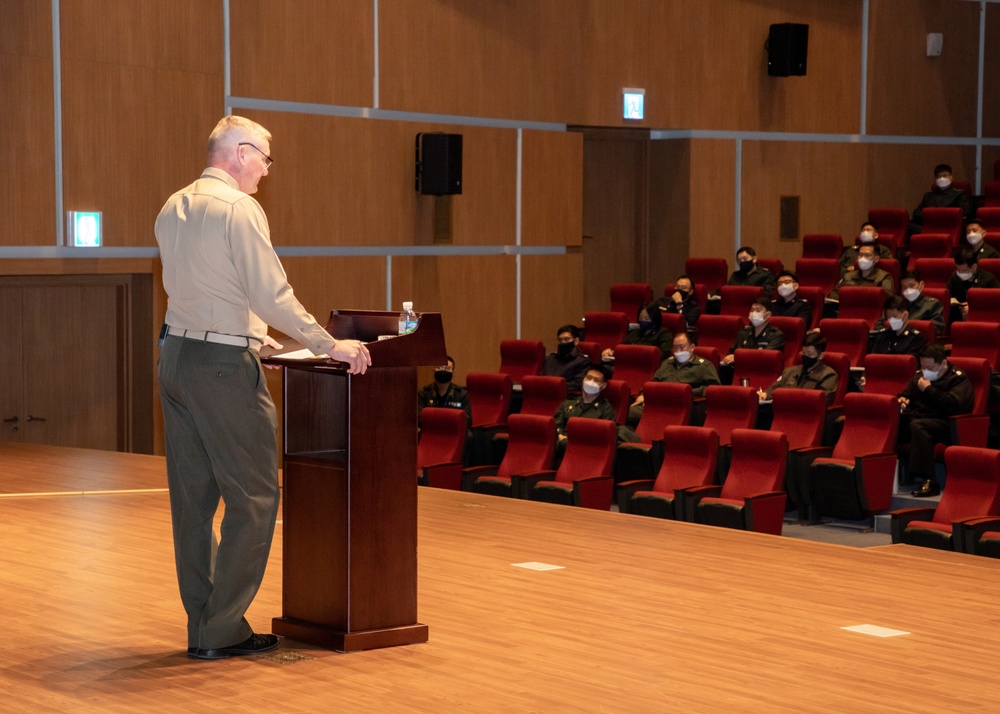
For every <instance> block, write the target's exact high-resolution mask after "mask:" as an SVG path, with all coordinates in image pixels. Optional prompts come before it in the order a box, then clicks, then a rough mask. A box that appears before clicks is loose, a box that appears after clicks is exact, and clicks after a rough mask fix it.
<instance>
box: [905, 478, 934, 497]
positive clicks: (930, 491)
mask: <svg viewBox="0 0 1000 714" xmlns="http://www.w3.org/2000/svg"><path fill="white" fill-rule="evenodd" d="M911 493H913V495H914V496H916V497H917V498H927V497H928V496H937V495H938V494H940V493H941V487H940V486H938V485H937V484H936V483H934V481H932V480H931V479H927V480H926V481H924V483H923V485H922V486H921V487H920V488H918V489H915V490H914V491H912V492H911Z"/></svg>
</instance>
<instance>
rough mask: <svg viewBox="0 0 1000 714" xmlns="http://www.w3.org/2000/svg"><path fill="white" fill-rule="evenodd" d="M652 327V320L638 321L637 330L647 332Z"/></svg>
mask: <svg viewBox="0 0 1000 714" xmlns="http://www.w3.org/2000/svg"><path fill="white" fill-rule="evenodd" d="M653 327H654V325H653V321H652V320H639V330H640V331H642V332H649V331H650V330H652V329H653Z"/></svg>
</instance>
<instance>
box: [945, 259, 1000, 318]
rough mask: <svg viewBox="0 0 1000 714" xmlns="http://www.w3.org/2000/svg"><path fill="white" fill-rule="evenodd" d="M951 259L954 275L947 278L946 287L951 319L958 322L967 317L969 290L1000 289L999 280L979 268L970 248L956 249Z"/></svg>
mask: <svg viewBox="0 0 1000 714" xmlns="http://www.w3.org/2000/svg"><path fill="white" fill-rule="evenodd" d="M953 257H954V259H955V273H954V274H953V275H952V276H951V277H950V278H948V285H947V287H948V293H949V294H950V295H951V319H952V321H953V322H958V321H961V320H965V319H966V318H967V317H968V315H969V288H1000V280H997V277H996V276H995V275H994V274H993V273H991V272H989V271H987V270H983V269H982V268H980V267H979V264H978V263H979V259H978V258H977V257H976V254H975V252H974V251H973V250H972V249H971V248H956V249H955V251H954V253H953Z"/></svg>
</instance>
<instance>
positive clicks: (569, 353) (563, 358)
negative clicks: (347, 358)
mask: <svg viewBox="0 0 1000 714" xmlns="http://www.w3.org/2000/svg"><path fill="white" fill-rule="evenodd" d="M556 340H557V341H558V344H559V348H558V350H557V351H556V352H552V353H550V354H548V355H546V356H545V361H543V362H542V375H543V376H545V377H563V378H565V380H566V394H567V396H571V397H572V396H575V395H577V394H579V393H580V387H581V385H582V384H583V375H585V374H586V373H587V369H588V368H589V367H590V365H591V359H590V357H589V356H587V355H585V354H583V353H582V352H580V348H579V347H578V345H579V344H580V328H579V327H577V326H576V325H563V326H562V327H560V328H559V329H558V330H556Z"/></svg>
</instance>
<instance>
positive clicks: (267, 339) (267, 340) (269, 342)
mask: <svg viewBox="0 0 1000 714" xmlns="http://www.w3.org/2000/svg"><path fill="white" fill-rule="evenodd" d="M264 347H273V348H274V349H276V350H280V349H281V343H280V342H278V341H277V340H275V339H274V338H273V337H271V336H270V335H264ZM264 366H265V367H267V368H268V369H281V365H280V364H265V365H264Z"/></svg>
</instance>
